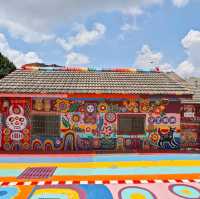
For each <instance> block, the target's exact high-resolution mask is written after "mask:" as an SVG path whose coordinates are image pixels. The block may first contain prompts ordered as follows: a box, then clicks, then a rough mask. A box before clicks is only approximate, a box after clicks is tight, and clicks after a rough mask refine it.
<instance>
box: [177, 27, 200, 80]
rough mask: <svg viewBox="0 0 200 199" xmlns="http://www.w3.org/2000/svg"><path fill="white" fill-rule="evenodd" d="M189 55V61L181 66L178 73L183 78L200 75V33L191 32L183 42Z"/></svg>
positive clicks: (185, 61)
mask: <svg viewBox="0 0 200 199" xmlns="http://www.w3.org/2000/svg"><path fill="white" fill-rule="evenodd" d="M181 43H182V45H183V47H184V48H185V50H186V53H187V59H186V60H184V61H183V62H182V63H180V64H179V66H178V67H177V70H176V72H177V73H178V74H179V75H181V76H183V77H189V76H199V75H200V56H199V52H200V31H197V30H190V31H189V32H188V34H187V35H186V36H185V37H184V38H183V39H182V41H181Z"/></svg>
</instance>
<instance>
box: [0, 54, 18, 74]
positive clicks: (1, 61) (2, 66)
mask: <svg viewBox="0 0 200 199" xmlns="http://www.w3.org/2000/svg"><path fill="white" fill-rule="evenodd" d="M15 69H16V66H15V65H14V64H13V63H12V62H11V61H9V59H8V58H7V57H5V56H3V55H2V54H1V52H0V78H2V77H4V76H6V75H8V74H9V73H11V72H12V71H14V70H15Z"/></svg>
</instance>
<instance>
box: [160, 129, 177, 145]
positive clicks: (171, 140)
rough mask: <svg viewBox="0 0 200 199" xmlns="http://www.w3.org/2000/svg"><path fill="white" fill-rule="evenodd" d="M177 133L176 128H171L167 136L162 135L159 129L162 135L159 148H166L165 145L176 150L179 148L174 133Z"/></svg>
mask: <svg viewBox="0 0 200 199" xmlns="http://www.w3.org/2000/svg"><path fill="white" fill-rule="evenodd" d="M175 132H176V130H175V128H171V127H170V130H169V132H168V133H167V134H163V133H161V131H160V129H158V134H159V135H160V140H159V142H158V146H159V147H161V148H165V144H168V145H169V146H170V148H172V149H174V148H177V147H178V146H179V144H178V143H177V142H176V141H175V138H174V133H175Z"/></svg>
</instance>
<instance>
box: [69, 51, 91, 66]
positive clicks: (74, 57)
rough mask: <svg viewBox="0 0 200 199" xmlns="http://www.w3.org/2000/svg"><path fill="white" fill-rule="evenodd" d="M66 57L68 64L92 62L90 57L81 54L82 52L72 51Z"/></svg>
mask: <svg viewBox="0 0 200 199" xmlns="http://www.w3.org/2000/svg"><path fill="white" fill-rule="evenodd" d="M66 58H67V61H66V65H67V66H69V65H85V64H89V63H90V59H89V57H87V56H86V55H83V54H80V53H75V52H71V53H69V54H68V55H67V56H66Z"/></svg>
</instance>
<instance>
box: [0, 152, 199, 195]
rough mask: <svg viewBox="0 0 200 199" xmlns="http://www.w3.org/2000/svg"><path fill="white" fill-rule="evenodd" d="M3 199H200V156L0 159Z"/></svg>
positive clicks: (69, 156) (76, 156) (117, 155)
mask: <svg viewBox="0 0 200 199" xmlns="http://www.w3.org/2000/svg"><path fill="white" fill-rule="evenodd" d="M0 185H1V186H0V199H9V198H18V199H23V198H31V199H64V198H65V199H66V198H67V199H118V198H119V199H156V198H160V199H182V198H188V199H194V198H195V199H200V154H156V155H155V154H143V155H141V154H140V155H139V154H116V155H110V154H109V155H96V154H89V155H84V154H82V155H0Z"/></svg>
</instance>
